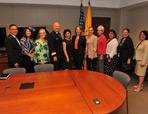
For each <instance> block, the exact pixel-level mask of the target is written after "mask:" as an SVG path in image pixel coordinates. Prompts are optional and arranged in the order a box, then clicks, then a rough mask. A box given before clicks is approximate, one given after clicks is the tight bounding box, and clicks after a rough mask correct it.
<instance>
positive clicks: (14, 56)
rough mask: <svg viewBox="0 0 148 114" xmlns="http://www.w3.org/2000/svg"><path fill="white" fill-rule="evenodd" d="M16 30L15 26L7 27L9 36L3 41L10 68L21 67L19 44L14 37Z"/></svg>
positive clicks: (21, 58)
mask: <svg viewBox="0 0 148 114" xmlns="http://www.w3.org/2000/svg"><path fill="white" fill-rule="evenodd" d="M17 34H18V28H17V26H16V25H15V24H11V25H10V26H9V35H8V36H7V37H6V39H5V47H6V52H7V54H8V65H9V67H10V68H17V67H22V66H23V56H22V49H21V44H20V41H19V40H18V38H17V37H16V35H17Z"/></svg>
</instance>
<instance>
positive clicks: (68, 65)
mask: <svg viewBox="0 0 148 114" xmlns="http://www.w3.org/2000/svg"><path fill="white" fill-rule="evenodd" d="M63 36H64V40H63V51H64V59H63V69H65V70H66V69H67V70H70V69H72V60H73V57H72V50H73V44H72V41H71V39H70V38H71V31H70V30H69V29H65V30H64V32H63Z"/></svg>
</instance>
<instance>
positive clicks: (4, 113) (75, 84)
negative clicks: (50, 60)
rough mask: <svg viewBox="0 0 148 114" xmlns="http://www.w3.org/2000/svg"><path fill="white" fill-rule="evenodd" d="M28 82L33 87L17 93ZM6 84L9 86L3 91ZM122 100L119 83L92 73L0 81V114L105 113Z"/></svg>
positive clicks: (21, 76) (23, 76) (32, 75)
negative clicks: (97, 101)
mask: <svg viewBox="0 0 148 114" xmlns="http://www.w3.org/2000/svg"><path fill="white" fill-rule="evenodd" d="M27 82H34V88H32V89H23V90H19V87H20V85H21V83H27ZM7 85H12V87H11V88H7V89H6V90H5V88H6V86H7ZM125 98H126V91H125V89H124V87H123V86H122V84H121V83H120V82H118V81H117V80H115V79H114V78H112V77H110V76H107V75H105V74H101V73H98V72H93V71H83V70H71V71H70V70H65V71H52V72H41V73H29V74H16V75H11V76H10V77H9V78H8V79H7V80H0V113H1V114H92V113H93V114H107V113H110V112H112V111H114V110H116V109H117V108H119V107H120V106H121V105H122V104H123V103H124V101H125ZM93 99H98V100H99V102H100V104H95V103H94V102H93Z"/></svg>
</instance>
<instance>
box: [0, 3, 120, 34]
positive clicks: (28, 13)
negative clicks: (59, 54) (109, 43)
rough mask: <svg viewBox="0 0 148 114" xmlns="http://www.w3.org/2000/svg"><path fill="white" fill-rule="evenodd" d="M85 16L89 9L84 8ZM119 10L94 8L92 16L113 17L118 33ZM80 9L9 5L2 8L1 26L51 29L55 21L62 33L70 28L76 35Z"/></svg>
mask: <svg viewBox="0 0 148 114" xmlns="http://www.w3.org/2000/svg"><path fill="white" fill-rule="evenodd" d="M84 10H85V16H86V13H87V8H84ZM119 13H120V12H119V10H116V9H106V8H92V16H95V17H102V16H103V17H111V28H114V29H115V30H117V31H118V27H119ZM79 15H80V7H69V6H65V7H54V6H26V5H21V6H18V5H7V6H0V17H1V18H0V26H6V27H7V32H8V26H9V25H10V24H12V23H14V24H17V25H18V27H23V26H31V25H32V26H40V25H43V26H46V27H51V25H52V24H53V23H54V22H55V21H59V22H60V24H61V33H62V32H63V30H64V29H66V28H69V29H71V30H72V33H74V29H75V26H76V25H78V22H79Z"/></svg>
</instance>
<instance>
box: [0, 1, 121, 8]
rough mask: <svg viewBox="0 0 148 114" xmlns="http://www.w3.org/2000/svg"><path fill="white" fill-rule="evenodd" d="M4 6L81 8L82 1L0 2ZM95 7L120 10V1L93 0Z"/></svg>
mask: <svg viewBox="0 0 148 114" xmlns="http://www.w3.org/2000/svg"><path fill="white" fill-rule="evenodd" d="M88 1H89V0H83V4H84V6H88ZM0 3H2V4H40V5H41V4H46V5H68V6H80V3H81V0H0ZM91 5H92V6H93V7H106V8H119V6H120V0H91Z"/></svg>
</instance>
